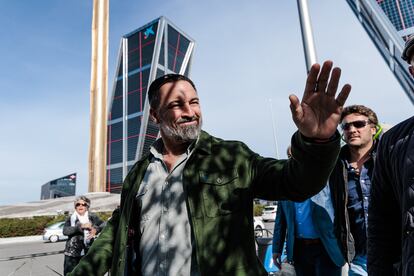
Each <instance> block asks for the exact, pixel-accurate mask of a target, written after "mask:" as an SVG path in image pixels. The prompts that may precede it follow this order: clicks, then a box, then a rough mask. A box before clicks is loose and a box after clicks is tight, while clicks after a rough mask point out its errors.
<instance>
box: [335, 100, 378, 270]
mask: <svg viewBox="0 0 414 276" xmlns="http://www.w3.org/2000/svg"><path fill="white" fill-rule="evenodd" d="M377 124H378V118H377V115H376V114H375V112H374V111H372V110H371V109H370V108H368V107H366V106H363V105H352V106H348V107H345V108H344V110H343V111H342V115H341V128H342V131H343V134H342V138H343V140H344V141H345V143H346V144H345V145H344V146H343V147H342V148H341V152H340V154H339V158H338V161H337V164H336V166H335V168H334V170H333V171H332V173H331V176H330V178H329V186H330V188H331V195H332V202H333V207H334V210H335V226H336V229H335V231H336V236H337V237H338V239H339V240H340V241H342V242H341V246H342V250H343V254H344V256H346V257H347V260H348V262H350V267H349V275H367V265H366V264H367V225H368V205H369V196H370V189H371V178H372V172H373V168H374V155H375V144H376V141H375V140H374V138H375V137H376V136H377ZM351 235H352V236H351Z"/></svg>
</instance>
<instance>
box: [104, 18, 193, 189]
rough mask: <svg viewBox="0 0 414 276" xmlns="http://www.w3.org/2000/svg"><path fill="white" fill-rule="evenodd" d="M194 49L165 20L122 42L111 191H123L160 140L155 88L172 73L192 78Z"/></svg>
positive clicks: (111, 138) (111, 124) (111, 131)
mask: <svg viewBox="0 0 414 276" xmlns="http://www.w3.org/2000/svg"><path fill="white" fill-rule="evenodd" d="M194 44H195V43H194V40H192V39H191V38H190V37H189V36H187V35H186V34H184V33H183V32H182V31H181V30H180V29H178V28H177V27H176V26H174V25H173V24H172V23H171V22H170V21H169V20H168V19H166V18H165V17H160V18H158V19H156V20H154V21H152V22H150V23H148V24H146V25H144V26H142V27H141V28H139V29H137V30H135V31H133V32H131V33H129V34H126V35H125V36H123V37H122V39H121V43H120V48H119V54H118V63H117V70H116V76H115V80H114V85H113V89H112V97H111V103H110V106H109V112H108V139H107V141H108V142H107V143H108V145H107V180H106V181H107V183H106V191H108V192H112V193H119V192H120V191H121V187H122V182H123V180H124V178H125V177H126V175H127V173H128V172H129V170H130V169H131V167H132V166H133V165H134V164H135V162H136V161H137V160H139V158H140V157H141V156H142V155H143V154H145V153H147V152H148V150H149V147H150V145H151V144H152V143H153V142H154V141H155V139H156V138H157V137H158V132H159V129H158V127H157V125H156V124H155V123H153V122H152V120H151V119H150V117H149V104H148V100H147V97H146V96H147V90H148V88H149V84H151V82H152V81H153V80H154V79H156V78H157V77H160V76H162V75H164V74H168V73H180V74H183V75H186V76H188V74H189V72H190V65H191V59H192V55H193V50H194Z"/></svg>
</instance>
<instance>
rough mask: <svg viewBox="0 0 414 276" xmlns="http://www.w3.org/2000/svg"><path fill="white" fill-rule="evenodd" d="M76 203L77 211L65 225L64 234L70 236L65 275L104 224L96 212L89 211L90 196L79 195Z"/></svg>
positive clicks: (66, 249)
mask: <svg viewBox="0 0 414 276" xmlns="http://www.w3.org/2000/svg"><path fill="white" fill-rule="evenodd" d="M74 203H75V212H74V213H73V214H72V215H71V216H70V217H68V218H67V219H66V221H65V226H64V227H63V234H64V235H66V236H68V240H67V242H66V246H65V252H64V255H65V261H64V271H63V273H64V275H66V274H68V273H69V272H71V271H72V270H73V268H75V266H76V265H77V264H78V263H79V261H80V259H81V258H82V256H83V255H85V254H86V252H87V251H88V249H89V247H90V246H91V244H92V242H93V240H94V238H95V237H96V235H97V234H98V233H99V232H100V231H101V225H102V224H103V221H102V220H101V219H100V218H99V217H98V216H97V215H96V214H93V213H89V212H88V210H89V207H90V203H91V201H90V200H89V198H87V197H86V196H79V197H77V198H76V199H75V202H74Z"/></svg>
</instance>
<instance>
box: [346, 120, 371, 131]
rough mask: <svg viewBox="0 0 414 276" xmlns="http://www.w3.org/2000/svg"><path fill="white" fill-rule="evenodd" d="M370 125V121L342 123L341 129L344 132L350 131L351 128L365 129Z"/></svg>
mask: <svg viewBox="0 0 414 276" xmlns="http://www.w3.org/2000/svg"><path fill="white" fill-rule="evenodd" d="M369 123H370V120H358V121H353V122H349V123H342V124H341V128H342V129H343V130H349V129H350V128H351V126H354V127H355V128H363V127H365V126H366V125H368V124H369Z"/></svg>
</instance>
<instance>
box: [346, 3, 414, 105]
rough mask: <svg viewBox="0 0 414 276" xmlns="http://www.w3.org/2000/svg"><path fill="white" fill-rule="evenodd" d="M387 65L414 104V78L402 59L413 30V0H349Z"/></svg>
mask: <svg viewBox="0 0 414 276" xmlns="http://www.w3.org/2000/svg"><path fill="white" fill-rule="evenodd" d="M347 2H348V4H349V6H350V7H351V9H352V11H353V12H354V14H355V15H356V17H357V18H358V20H359V22H360V23H361V25H362V26H363V27H364V29H365V31H366V32H367V34H368V36H369V37H370V38H371V40H372V42H373V43H374V44H375V46H376V47H377V49H378V51H379V52H380V54H381V55H382V57H383V58H384V60H385V62H386V63H387V65H388V67H389V68H390V70H391V71H392V73H393V74H394V76H395V77H396V78H397V80H398V82H399V83H400V84H401V86H402V88H403V90H404V91H405V93H406V95H407V96H408V98H409V100H410V101H411V102H412V103H413V104H414V92H413V91H414V80H413V78H412V77H411V75H410V73H409V71H408V65H407V63H406V62H405V61H404V60H402V59H401V53H402V51H403V49H404V45H405V39H406V38H407V37H408V36H409V35H410V34H412V33H414V29H413V25H414V24H413V20H414V9H413V8H414V5H413V3H414V0H405V1H401V0H347Z"/></svg>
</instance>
